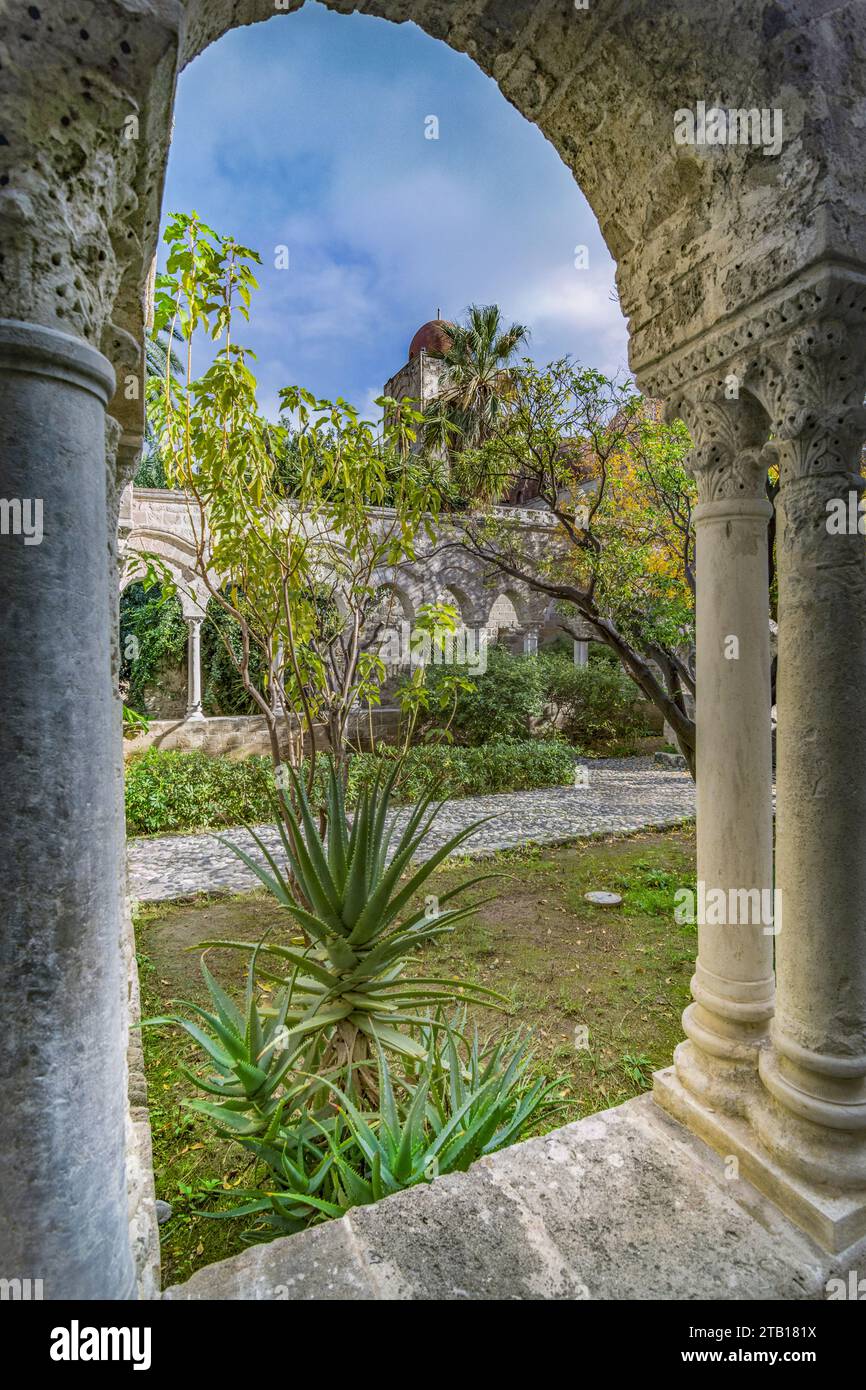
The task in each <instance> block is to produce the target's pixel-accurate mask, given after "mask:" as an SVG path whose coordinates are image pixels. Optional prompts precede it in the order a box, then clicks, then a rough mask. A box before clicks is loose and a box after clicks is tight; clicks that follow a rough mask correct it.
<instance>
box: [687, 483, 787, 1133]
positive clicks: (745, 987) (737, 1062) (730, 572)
mask: <svg viewBox="0 0 866 1390" xmlns="http://www.w3.org/2000/svg"><path fill="white" fill-rule="evenodd" d="M771 514H772V508H771V507H770V504H769V503H768V502H767V501H766V500H764V499H761V498H751V499H745V500H740V499H737V498H731V499H722V500H717V501H711V502H707V503H705V504H703V505H702V506H699V507H698V508H697V510H696V512H695V523H696V529H697V711H696V714H697V838H698V850H697V880H698V902H697V907H698V912H699V913H701V914H702V915H703V916H704V918H705V920H703V921H700V920H699V923H698V958H697V963H696V968H695V975H694V978H693V980H692V995H693V998H694V1003H693V1004H691V1005H690V1006H689V1008H688V1009H687V1010H686V1013H685V1015H684V1018H683V1026H684V1029H685V1032H686V1034H687V1036H688V1038H689V1039H690V1043H691V1046H689V1045H688V1044H687V1045H685V1046H684V1047H683V1048H681V1049H680V1050H679V1052H678V1055H677V1072H678V1074H679V1075H680V1078H681V1079H682V1080H683V1081H684V1083H685V1084H686V1085H688V1086H689V1088H690V1089H691V1090H693V1091H696V1092H698V1093H700V1094H704V1095H705V1096H706V1098H707V1099H710V1100H713V1101H714V1102H715V1103H716V1104H719V1105H721V1106H722V1108H724V1109H728V1110H730V1111H731V1112H733V1113H742V1110H743V1106H744V1101H745V1098H746V1094H747V1089H746V1087H745V1086H744V1082H747V1081H748V1077H749V1073H751V1074H752V1076H755V1075H756V1068H757V1050H758V1048H759V1047H760V1046H761V1044H762V1043H763V1041H764V1040H765V1038H766V1034H767V1025H768V1022H769V1019H770V1018H771V1016H772V1012H773V937H772V930H773V923H772V912H771V909H772V881H773V880H772V872H773V870H772V864H773V835H772V806H771V797H770V789H771V766H770V646H769V615H768V608H769V593H768V579H767V523H768V521H769V518H770V516H771ZM720 890H721V891H720ZM722 904H724V905H722Z"/></svg>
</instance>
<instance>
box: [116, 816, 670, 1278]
mask: <svg viewBox="0 0 866 1390" xmlns="http://www.w3.org/2000/svg"><path fill="white" fill-rule="evenodd" d="M694 862H695V861H694V832H693V830H691V829H685V830H683V829H678V830H672V831H668V832H662V833H658V832H651V833H650V832H647V833H645V834H640V835H634V836H630V837H628V838H620V839H614V838H611V839H604V840H583V841H580V842H578V843H576V844H574V845H572V846H568V847H565V848H556V849H552V848H544V847H533V846H528V847H526V848H524V849H521V850H512V851H507V852H505V853H502V854H498V855H496V856H495V857H494V858H493V859H491V860H490V861H489V866H490V868H491V869H495V870H496V872H497V874H498V875H499V877H498V880H494V881H493V882H491V883H488V884H484V885H481V890H482V891H483V890H484V889H487V890H488V891H490V892H494V893H496V895H497V896H496V899H495V901H493V902H489V903H486V904H484V905H482V906H481V907H480V908H479V910H478V913H477V916H476V917H474V918H470V919H469V920H468V921H467V922H465V923H461V924H460V926H458V928H457V929H456V931H455V933H454V934H453V935H452V936H450V937H446V938H445V939H444V940H440V941H439V942H437V943H436V944H435V945H433V946H431V947H429V948H426V949H424V950H423V951H419V955H418V973H419V974H431V975H440V974H444V975H451V974H453V975H460V976H464V977H467V978H469V979H472V980H475V981H478V982H480V983H482V984H486V985H490V986H492V987H494V988H496V989H497V990H499V991H500V992H501V993H502V994H504V995H506V996H507V998H508V1000H509V1006H510V1007H509V1013H510V1017H508V1018H504V1017H503V1016H502V1014H499V1013H496V1012H493V1011H491V1010H489V1009H477V1010H475V1018H476V1020H477V1023H478V1027H479V1031H481V1032H482V1033H483V1034H484V1035H487V1036H489V1035H491V1034H494V1033H500V1032H501V1031H502V1030H503V1029H504V1028H509V1029H511V1028H515V1027H518V1026H523V1027H524V1028H529V1029H531V1030H532V1033H533V1036H534V1039H535V1048H536V1054H537V1058H538V1065H539V1066H540V1067H541V1068H543V1069H544V1070H545V1071H547V1072H548V1073H549V1074H551V1075H554V1076H561V1077H562V1087H561V1092H560V1094H561V1097H562V1099H563V1102H564V1106H563V1110H562V1113H561V1115H560V1117H559V1120H558V1123H563V1124H564V1123H566V1122H568V1121H569V1120H575V1119H578V1118H579V1117H581V1116H583V1115H587V1114H590V1113H591V1112H592V1111H594V1110H601V1109H604V1108H606V1107H607V1106H611V1105H616V1104H618V1103H619V1102H620V1101H623V1100H626V1099H627V1098H628V1097H630V1096H633V1095H636V1094H638V1093H639V1092H640V1091H641V1090H643V1089H645V1088H646V1087H647V1086H648V1085H649V1082H650V1074H651V1072H652V1071H653V1070H655V1069H656V1068H658V1067H662V1066H666V1065H668V1064H669V1062H670V1060H671V1054H672V1052H673V1049H674V1046H675V1045H676V1043H677V1042H678V1041H679V1040H680V1038H681V1037H682V1031H681V1025H680V1015H681V1013H682V1010H683V1008H684V1007H685V1005H686V1003H687V1002H688V998H689V991H688V987H689V979H690V977H691V974H692V970H693V966H694V958H695V950H696V929H695V928H694V927H690V926H678V925H677V924H676V923H675V921H674V917H673V895H674V892H675V891H676V889H677V888H681V887H684V886H689V885H693V882H694ZM478 872H479V866H478V862H477V860H476V861H472V862H468V861H458V862H456V863H455V862H454V861H452V862H451V863H449V864H448V865H447V867H442V868H440V869H439V871H438V873H437V874H436V876H435V878H434V879H433V880H432V882H431V883H430V885H429V889H428V891H432V892H435V891H436V890H437V889H440V890H441V891H442V892H445V891H447V889H448V888H451V887H453V886H454V885H455V884H456V883H458V882H459V881H460V880H461V879H463V880H468V879H469V878H472V877H474V876H475V875H477V874H478ZM591 889H613V890H615V891H616V892H619V893H621V894H622V896H623V899H624V901H623V904H622V906H621V907H619V908H613V909H611V908H599V907H593V906H591V905H590V904H589V903H587V902H585V901H584V897H583V895H584V893H586V892H588V891H589V890H591ZM268 928H272V929H273V930H272V935H271V939H272V940H275V941H278V940H281V939H283V940H285V939H288V937H289V936H291V935H292V934H293V932H292V931H291V930H289V929H288V927H287V924H286V919H285V914H284V913H283V912H282V911H281V910H280V908H279V906H278V905H277V904H276V903H275V902H274V900H273V899H272V898H271V897H270V896H269V895H267V894H265V893H253V894H244V895H242V896H238V897H232V898H226V897H222V898H216V897H199V898H196V899H194V900H187V901H185V902H182V903H176V904H171V905H165V904H159V905H153V906H148V907H143V908H142V909H140V911H139V914H138V917H137V920H136V935H137V942H138V953H139V956H138V959H139V969H140V972H141V990H142V1012H143V1016H144V1017H147V1016H153V1015H156V1014H161V1013H166V1012H171V1010H172V1001H173V1000H183V999H186V1000H191V1001H192V1002H194V1003H198V1004H206V1003H207V993H206V990H205V989H204V985H203V982H202V979H201V974H200V971H199V964H198V959H199V958H198V954H197V953H196V952H195V951H194V950H193V951H191V950H190V947H194V946H195V945H196V943H197V942H199V941H201V940H203V939H204V938H220V937H225V938H235V939H238V938H240V939H249V940H251V941H252V940H257V939H258V938H259V937H260V936H261V935H262V934H263V933H264V932H265V931H266V930H267V929H268ZM245 963H246V959H245V957H242V955H241V953H240V952H228V951H227V952H225V953H224V954H223V953H221V952H219V951H211V952H210V955H209V959H208V964H209V966H210V968H211V970H212V971H213V973H214V974H215V975H216V976H217V977H218V979H219V980H220V982H221V983H222V984H223V985H224V986H227V987H229V989H230V990H231V991H232V992H233V993H234V995H235V997H238V995H239V992H240V988H241V979H242V975H243V971H244V967H245ZM583 1030H588V1045H585V1038H586V1034H585V1033H584V1032H583ZM144 1046H145V1061H146V1070H147V1081H148V1087H149V1098H150V1115H151V1124H152V1126H153V1147H154V1165H155V1171H156V1185H157V1196H158V1197H163V1198H165V1200H166V1201H168V1202H170V1203H171V1205H172V1207H173V1209H174V1215H173V1216H172V1218H171V1220H170V1221H169V1222H168V1223H167V1224H166V1225H164V1226H163V1227H162V1228H161V1235H162V1258H163V1283H164V1285H168V1284H173V1283H178V1282H180V1281H182V1280H184V1279H187V1278H188V1277H189V1275H190V1274H191V1273H192V1272H193V1271H194V1270H195V1269H197V1268H198V1267H199V1266H200V1265H203V1264H208V1263H210V1262H211V1261H213V1260H218V1259H223V1258H224V1257H225V1256H227V1255H230V1254H233V1253H234V1252H235V1251H237V1250H239V1249H241V1248H243V1247H242V1242H241V1240H240V1235H241V1231H242V1229H243V1227H244V1225H245V1222H244V1221H243V1220H240V1221H213V1220H210V1219H208V1218H207V1217H204V1216H200V1215H197V1214H196V1213H197V1211H200V1210H207V1209H209V1208H213V1207H215V1206H216V1205H217V1203H216V1199H215V1197H214V1195H213V1194H214V1193H215V1192H216V1191H219V1190H221V1189H222V1188H223V1187H224V1185H225V1186H232V1185H239V1186H242V1185H244V1184H245V1182H246V1181H247V1180H248V1173H246V1172H245V1169H246V1165H248V1163H249V1160H248V1158H247V1156H246V1155H245V1154H244V1153H243V1152H242V1151H241V1150H240V1149H239V1148H238V1147H237V1146H235V1145H231V1144H220V1143H219V1142H217V1141H215V1140H214V1139H213V1136H212V1132H211V1130H210V1127H209V1125H208V1124H207V1123H206V1122H205V1120H204V1119H203V1118H202V1117H198V1116H195V1115H193V1114H190V1113H189V1112H188V1111H187V1110H186V1109H185V1108H184V1105H183V1101H184V1099H185V1098H186V1097H189V1096H191V1095H193V1094H194V1091H193V1087H192V1086H191V1084H190V1083H189V1082H188V1081H187V1080H186V1079H185V1078H184V1077H183V1076H182V1075H181V1074H180V1073H179V1071H178V1068H179V1066H180V1065H181V1064H182V1063H186V1064H187V1065H191V1066H192V1067H193V1069H197V1068H198V1066H199V1064H200V1063H199V1059H200V1056H201V1054H200V1053H199V1052H198V1050H197V1049H196V1048H195V1046H194V1044H193V1043H192V1042H191V1041H190V1040H189V1039H188V1038H187V1036H186V1034H185V1033H182V1032H181V1031H180V1029H159V1030H157V1029H146V1030H145V1034H144Z"/></svg>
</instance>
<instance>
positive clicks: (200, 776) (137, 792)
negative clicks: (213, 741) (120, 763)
mask: <svg viewBox="0 0 866 1390" xmlns="http://www.w3.org/2000/svg"><path fill="white" fill-rule="evenodd" d="M272 788H273V776H272V774H271V760H270V758H244V759H243V760H242V761H239V762H232V761H231V760H230V759H229V758H212V757H209V756H208V754H207V753H201V752H192V753H185V752H181V751H179V750H175V749H167V750H161V749H157V748H150V749H148V751H147V752H146V753H143V754H142V755H141V756H140V757H133V758H130V760H129V762H128V763H127V765H126V826H127V830H128V831H129V833H130V834H131V835H155V834H159V832H160V831H166V830H197V829H199V828H200V827H202V826H220V825H242V824H244V823H245V822H247V821H262V820H268V819H269V817H270V814H271V813H270V799H269V798H270V791H271V789H272Z"/></svg>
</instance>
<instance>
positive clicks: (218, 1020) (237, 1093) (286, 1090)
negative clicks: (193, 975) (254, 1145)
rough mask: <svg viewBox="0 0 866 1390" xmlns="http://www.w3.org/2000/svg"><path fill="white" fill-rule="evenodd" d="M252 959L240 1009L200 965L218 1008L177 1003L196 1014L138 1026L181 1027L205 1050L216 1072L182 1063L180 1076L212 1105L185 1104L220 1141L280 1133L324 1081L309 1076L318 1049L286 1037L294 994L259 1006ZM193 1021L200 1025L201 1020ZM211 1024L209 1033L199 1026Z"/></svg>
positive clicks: (287, 993) (252, 958) (282, 994)
mask: <svg viewBox="0 0 866 1390" xmlns="http://www.w3.org/2000/svg"><path fill="white" fill-rule="evenodd" d="M257 951H258V948H256V950H254V951H253V952H252V953H251V955H250V960H249V964H248V966H247V974H246V988H245V992H244V1006H243V1009H242V1010H241V1009H240V1008H238V1006H237V1005H236V1004H235V1003H234V1001H233V1000H232V999H231V998H230V997H229V995H228V994H226V992H225V990H224V989H223V988H222V987H221V985H219V984H218V983H217V981H216V980H215V979H214V977H213V975H212V974H211V972H210V971H209V970H208V968H207V965H206V964H205V961H204V959H203V958H202V962H201V968H202V973H203V975H204V979H205V984H206V985H207V989H208V993H209V994H210V997H211V1002H212V1004H213V1010H212V1011H211V1010H208V1009H202V1008H200V1007H199V1005H198V1004H192V1003H189V1002H187V1001H179V1002H181V1003H182V1004H183V1007H184V1008H185V1009H188V1010H189V1011H190V1013H192V1014H193V1015H195V1018H194V1019H188V1018H184V1017H183V1016H182V1015H180V1014H168V1015H163V1016H160V1017H159V1018H146V1019H143V1020H142V1023H141V1027H142V1028H149V1027H156V1026H167V1025H175V1026H176V1027H179V1028H183V1029H184V1030H185V1031H186V1032H187V1033H188V1034H189V1036H190V1037H191V1038H192V1039H193V1041H194V1042H196V1043H197V1044H198V1046H199V1047H200V1048H201V1050H202V1051H203V1052H204V1054H205V1057H206V1058H207V1059H208V1061H209V1062H210V1064H211V1068H212V1070H211V1072H210V1073H209V1074H208V1075H206V1076H204V1077H202V1076H198V1075H196V1073H195V1072H193V1071H192V1070H191V1068H189V1067H188V1066H186V1065H185V1064H182V1065H181V1067H180V1071H181V1072H182V1073H183V1075H184V1076H186V1077H187V1079H188V1080H189V1081H191V1082H192V1083H193V1085H194V1086H195V1087H196V1088H197V1089H198V1090H201V1091H204V1092H205V1094H206V1095H208V1096H212V1097H214V1098H215V1099H213V1100H200V1099H199V1100H191V1101H188V1102H187V1104H188V1105H189V1106H190V1108H191V1109H193V1110H198V1111H200V1112H201V1113H202V1114H205V1115H207V1116H208V1117H209V1118H210V1119H211V1120H214V1121H215V1122H216V1125H217V1132H218V1134H219V1135H220V1137H221V1138H224V1139H227V1138H231V1139H246V1138H251V1137H252V1136H259V1137H262V1138H264V1139H267V1138H269V1137H270V1136H273V1135H275V1134H277V1133H279V1131H280V1126H281V1125H282V1124H284V1123H285V1122H287V1121H288V1119H289V1117H290V1116H291V1115H293V1114H295V1113H298V1114H304V1113H306V1111H307V1109H308V1107H309V1105H310V1102H311V1100H312V1098H313V1096H314V1094H315V1092H316V1091H317V1090H318V1089H320V1088H321V1079H320V1078H314V1079H311V1076H310V1072H311V1069H312V1068H313V1067H314V1066H315V1063H316V1056H315V1044H314V1046H313V1048H312V1049H311V1047H310V1040H309V1039H308V1038H304V1037H303V1036H301V1037H298V1036H295V1037H294V1038H290V1037H289V1031H288V1028H287V1026H286V1016H287V1013H288V1009H289V1004H290V1001H291V991H290V990H289V989H285V990H283V991H281V992H280V994H279V995H277V996H275V997H274V999H273V1001H272V1003H271V1005H270V1007H269V1008H268V1010H267V1011H264V1010H262V1009H261V1008H260V1006H259V1004H258V1001H257V987H256V955H257ZM196 1019H198V1020H201V1023H199V1022H197V1021H196ZM202 1023H203V1024H205V1025H207V1027H208V1028H209V1029H210V1032H207V1031H205V1028H203V1027H202V1026H201V1024H202Z"/></svg>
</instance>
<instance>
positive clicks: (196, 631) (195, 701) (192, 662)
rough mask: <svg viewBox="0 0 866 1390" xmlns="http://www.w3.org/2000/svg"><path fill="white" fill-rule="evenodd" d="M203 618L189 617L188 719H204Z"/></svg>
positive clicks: (187, 651)
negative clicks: (202, 687) (202, 686)
mask: <svg viewBox="0 0 866 1390" xmlns="http://www.w3.org/2000/svg"><path fill="white" fill-rule="evenodd" d="M203 621H204V620H203V618H200V617H194V618H187V620H186V622H187V627H188V629H189V633H188V636H187V645H186V653H187V662H186V668H187V685H186V691H187V705H186V717H187V719H204V712H203V710H202V707H201V625H202V622H203Z"/></svg>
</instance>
